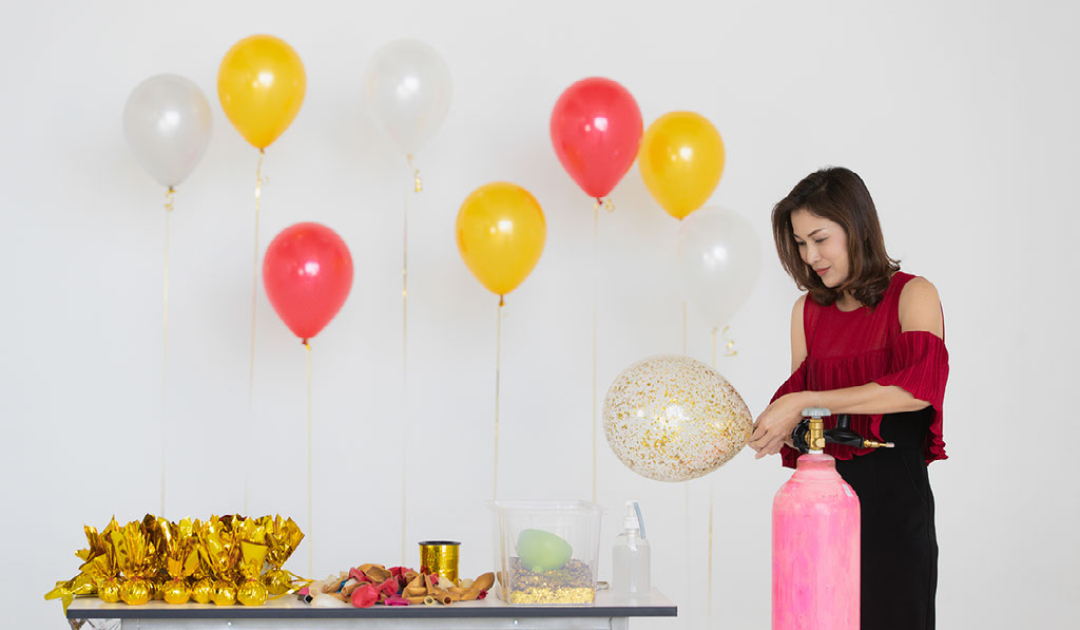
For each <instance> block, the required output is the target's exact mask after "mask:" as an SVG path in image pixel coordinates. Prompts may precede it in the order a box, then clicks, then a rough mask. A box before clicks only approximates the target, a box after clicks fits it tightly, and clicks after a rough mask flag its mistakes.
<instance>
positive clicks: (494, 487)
mask: <svg viewBox="0 0 1080 630" xmlns="http://www.w3.org/2000/svg"><path fill="white" fill-rule="evenodd" d="M504 304H505V302H504V301H503V296H501V295H500V296H499V316H498V318H496V324H495V474H494V475H493V476H492V482H491V498H492V500H495V499H498V498H499V370H500V368H501V367H502V315H503V306H504Z"/></svg>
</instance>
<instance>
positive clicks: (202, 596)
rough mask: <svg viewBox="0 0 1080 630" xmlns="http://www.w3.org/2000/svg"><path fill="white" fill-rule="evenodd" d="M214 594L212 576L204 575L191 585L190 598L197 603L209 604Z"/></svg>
mask: <svg viewBox="0 0 1080 630" xmlns="http://www.w3.org/2000/svg"><path fill="white" fill-rule="evenodd" d="M213 595H214V578H210V577H204V578H202V579H200V580H198V581H196V582H195V584H194V585H192V587H191V599H193V600H195V602H196V603H198V604H209V603H210V598H211V597H213Z"/></svg>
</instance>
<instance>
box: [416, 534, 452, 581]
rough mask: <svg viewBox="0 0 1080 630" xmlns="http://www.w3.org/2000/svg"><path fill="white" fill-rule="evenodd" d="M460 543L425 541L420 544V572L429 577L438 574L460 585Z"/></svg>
mask: <svg viewBox="0 0 1080 630" xmlns="http://www.w3.org/2000/svg"><path fill="white" fill-rule="evenodd" d="M460 549H461V543H460V542H454V541H451V540H425V541H423V542H421V543H420V570H421V571H422V572H424V573H425V574H427V575H431V574H432V573H437V574H439V575H441V576H442V577H444V578H446V579H448V580H450V581H451V582H453V583H454V584H455V585H456V584H457V583H458V551H459V550H460Z"/></svg>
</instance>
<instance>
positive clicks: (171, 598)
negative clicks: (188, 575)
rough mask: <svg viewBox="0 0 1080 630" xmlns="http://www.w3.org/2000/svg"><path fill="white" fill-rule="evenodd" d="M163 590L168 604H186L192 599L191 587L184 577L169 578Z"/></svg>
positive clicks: (163, 596) (163, 597)
mask: <svg viewBox="0 0 1080 630" xmlns="http://www.w3.org/2000/svg"><path fill="white" fill-rule="evenodd" d="M161 590H162V599H164V600H165V603H166V604H186V603H188V600H189V599H191V588H189V587H188V583H187V580H184V579H174V580H169V581H168V582H166V583H165V584H164V585H163V586H162V589H161Z"/></svg>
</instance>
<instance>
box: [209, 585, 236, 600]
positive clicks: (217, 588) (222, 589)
mask: <svg viewBox="0 0 1080 630" xmlns="http://www.w3.org/2000/svg"><path fill="white" fill-rule="evenodd" d="M210 601H212V602H214V604H215V605H217V606H232V605H233V604H235V603H236V585H235V584H233V583H232V582H229V581H227V580H218V581H217V582H214V592H213V593H212V594H211V595H210Z"/></svg>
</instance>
